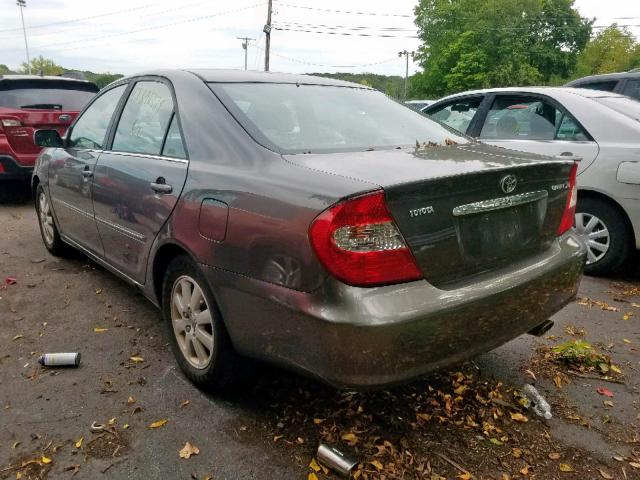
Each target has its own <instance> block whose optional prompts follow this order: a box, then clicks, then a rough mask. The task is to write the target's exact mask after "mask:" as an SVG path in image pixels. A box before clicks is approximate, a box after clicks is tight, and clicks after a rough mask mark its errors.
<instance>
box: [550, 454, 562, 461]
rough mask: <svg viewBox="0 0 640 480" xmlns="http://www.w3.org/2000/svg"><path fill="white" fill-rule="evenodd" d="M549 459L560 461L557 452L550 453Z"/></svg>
mask: <svg viewBox="0 0 640 480" xmlns="http://www.w3.org/2000/svg"><path fill="white" fill-rule="evenodd" d="M549 458H550V459H551V460H560V454H559V453H557V452H551V453H550V454H549Z"/></svg>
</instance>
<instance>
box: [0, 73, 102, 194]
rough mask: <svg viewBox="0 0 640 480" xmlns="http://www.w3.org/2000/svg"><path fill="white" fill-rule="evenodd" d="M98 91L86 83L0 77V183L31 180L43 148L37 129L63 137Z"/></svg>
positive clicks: (40, 78)
mask: <svg viewBox="0 0 640 480" xmlns="http://www.w3.org/2000/svg"><path fill="white" fill-rule="evenodd" d="M97 91H98V87H97V86H96V85H95V84H93V83H90V82H86V81H84V80H75V79H70V78H63V77H41V76H38V75H0V181H2V180H7V179H12V180H15V179H23V180H28V179H29V178H31V172H32V171H33V164H34V162H35V160H36V157H37V156H38V153H40V147H39V146H38V145H36V144H35V143H33V132H34V131H36V130H37V129H42V128H47V129H55V130H57V131H58V133H59V134H60V135H64V132H65V131H66V129H67V127H68V126H69V125H70V124H71V122H72V121H73V119H74V118H75V117H76V116H77V115H78V112H79V111H80V110H82V109H83V108H84V106H85V105H86V104H87V103H88V102H89V100H91V98H92V97H93V96H94V95H95V94H96V92H97Z"/></svg>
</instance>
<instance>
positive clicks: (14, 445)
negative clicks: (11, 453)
mask: <svg viewBox="0 0 640 480" xmlns="http://www.w3.org/2000/svg"><path fill="white" fill-rule="evenodd" d="M21 443H22V442H13V445H11V448H12V449H13V450H15V449H16V447H17V446H18V445H20V444H21Z"/></svg>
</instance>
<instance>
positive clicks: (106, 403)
mask: <svg viewBox="0 0 640 480" xmlns="http://www.w3.org/2000/svg"><path fill="white" fill-rule="evenodd" d="M639 265H640V262H638V260H637V259H634V260H633V262H631V263H630V265H628V266H627V269H626V272H625V273H622V274H620V275H617V276H615V277H612V278H593V277H585V278H584V280H583V282H582V285H581V289H580V296H581V297H583V298H588V299H591V300H598V301H602V302H605V305H606V306H610V307H612V308H615V309H617V311H612V310H603V309H602V308H601V306H599V305H593V306H591V307H589V306H587V305H581V304H579V303H573V304H571V305H569V306H567V307H566V308H565V309H564V310H563V311H561V312H560V313H558V314H557V315H556V316H555V317H554V318H553V320H554V321H555V322H556V325H555V326H554V327H553V329H552V330H550V331H549V332H548V333H547V334H546V336H545V338H534V337H530V336H524V337H521V338H518V339H516V340H514V341H512V342H510V343H509V344H507V345H505V346H503V347H501V348H500V349H498V350H495V351H493V352H490V353H488V354H485V355H483V356H481V357H479V358H478V359H477V360H476V361H475V364H476V365H477V367H478V369H479V372H480V375H481V377H482V378H486V379H487V380H489V379H491V380H496V379H497V380H499V381H500V382H503V383H504V384H507V385H514V386H522V385H523V384H524V383H526V382H531V381H532V379H531V377H530V375H529V374H527V373H526V370H531V371H532V372H533V373H534V375H536V377H537V384H536V385H537V386H538V388H539V390H540V391H541V392H542V393H543V394H544V395H545V396H546V397H547V399H549V400H550V402H551V403H552V406H553V407H554V418H553V419H552V420H551V421H549V422H548V424H547V425H548V428H549V432H550V435H551V436H552V437H553V439H555V440H558V441H560V442H562V444H563V445H565V446H566V447H567V448H569V449H571V448H575V449H579V450H580V451H583V452H586V454H587V455H589V456H590V457H589V458H591V457H592V458H593V459H594V461H602V462H604V464H606V465H609V466H610V468H609V470H608V471H609V472H610V474H611V475H612V476H611V478H616V479H618V478H621V479H624V478H628V479H638V478H640V470H636V469H634V468H633V467H630V466H629V465H628V464H627V460H625V461H623V462H620V468H619V469H617V470H616V468H617V467H616V461H615V460H614V461H612V460H611V459H612V458H613V457H624V458H625V459H628V458H629V457H633V455H635V454H637V453H638V449H639V448H640V395H639V389H638V387H639V386H640V308H637V307H636V306H635V305H636V304H637V303H640V297H638V296H637V293H638V292H637V291H634V290H633V288H638V287H639V286H640V273H638V272H639V271H640V268H638V267H639ZM7 277H13V278H15V280H16V283H15V284H13V285H7V284H6V283H5V279H6V278H7ZM3 284H4V285H3ZM0 286H1V287H2V288H0V479H3V478H16V473H15V470H11V469H10V468H9V467H11V465H15V464H16V462H20V461H22V460H24V459H29V458H33V457H34V456H36V457H40V456H42V455H45V456H46V457H47V458H49V459H51V460H52V461H51V463H48V464H46V469H48V470H49V471H48V477H47V478H71V477H72V475H73V469H72V467H74V466H76V465H77V466H78V468H77V473H76V474H75V476H73V478H92V479H94V478H103V477H104V478H128V479H155V478H158V479H173V478H175V479H189V478H197V479H204V478H207V476H211V478H213V479H301V478H307V475H308V473H309V472H310V470H309V468H308V464H309V461H310V459H311V457H312V455H313V450H314V448H315V446H316V442H317V439H314V438H310V437H309V436H307V437H306V438H304V437H303V438H300V439H299V440H297V442H293V443H283V442H278V441H274V433H273V431H272V426H273V425H274V418H273V408H270V407H271V404H272V403H273V402H274V401H275V400H273V399H272V398H268V396H267V393H265V392H271V389H269V388H268V387H269V385H276V386H277V389H278V390H279V391H278V398H279V399H281V398H286V397H288V396H289V393H290V394H291V395H290V396H291V397H292V398H298V397H299V396H298V395H297V393H299V392H300V391H301V390H303V389H306V388H307V387H308V385H309V381H307V380H305V379H301V378H299V377H297V376H296V375H294V374H292V373H289V372H285V371H281V370H277V369H272V368H264V369H259V372H257V373H256V377H255V378H254V379H253V380H252V382H253V383H252V384H249V385H247V386H246V387H244V388H245V389H244V391H243V390H240V391H237V392H233V393H230V394H225V395H217V396H212V395H209V394H204V393H202V392H200V391H199V390H197V389H196V388H194V387H193V386H192V385H191V384H190V383H189V382H188V381H187V380H186V379H185V378H184V377H183V376H182V375H181V373H180V372H179V370H177V368H176V366H175V363H174V361H173V357H172V354H171V352H170V349H169V347H168V344H167V337H166V333H165V329H164V327H163V325H162V324H161V322H160V321H159V318H160V316H159V312H158V311H157V310H156V309H155V308H154V307H153V306H152V305H151V304H149V303H148V301H146V300H145V299H144V298H143V297H142V296H140V295H139V294H137V293H136V291H135V290H133V289H132V288H130V287H129V286H128V285H127V284H125V283H123V282H121V281H120V280H118V279H117V278H115V277H114V276H113V275H111V274H110V273H109V272H107V271H105V270H103V269H102V268H100V267H99V266H97V265H95V264H94V263H92V262H90V261H89V260H88V259H86V258H85V257H83V256H82V255H77V256H76V257H74V258H66V259H60V258H55V257H52V256H51V255H49V254H48V252H47V251H46V249H45V248H44V246H43V244H42V241H41V239H40V234H39V231H38V227H37V223H36V216H35V213H34V209H33V206H32V204H31V201H30V199H29V197H28V194H26V193H24V192H22V191H21V190H20V188H18V187H17V186H12V187H11V188H9V186H7V185H0ZM582 303H585V301H583V302H582ZM628 313H631V314H632V315H630V316H628V319H626V320H625V319H624V317H625V315H626V314H628ZM96 329H97V330H96ZM580 330H583V331H584V333H583V338H584V339H585V340H586V341H588V342H591V343H592V344H594V345H595V346H597V347H599V348H601V349H602V350H603V351H604V352H606V353H607V354H608V355H610V356H611V357H612V359H613V361H614V363H615V364H616V365H618V366H619V367H620V369H621V370H622V371H623V373H624V377H623V380H622V383H612V382H606V381H603V380H601V379H599V378H597V376H596V378H580V377H572V378H571V383H570V384H564V385H562V388H558V387H557V386H555V385H554V383H553V379H552V376H550V375H545V374H546V373H548V372H545V367H544V363H540V354H539V353H536V348H537V347H539V346H541V345H544V344H547V345H555V344H557V343H559V342H563V341H567V340H573V339H575V338H578V337H579V335H580V334H579V333H578V336H576V333H575V332H576V331H578V332H579V331H580ZM567 332H569V333H567ZM65 351H78V352H81V353H82V363H81V365H80V367H79V368H75V369H43V368H41V367H40V366H39V365H37V358H38V356H39V355H40V354H41V353H44V352H65ZM131 357H134V358H135V357H140V358H141V359H142V361H137V362H136V361H134V360H131ZM138 360H139V359H138ZM283 378H285V379H286V381H284V382H283V380H282V379H283ZM425 381H426V380H425ZM256 385H259V387H256ZM265 385H267V387H265ZM599 387H606V388H608V389H609V390H610V391H611V392H612V393H613V395H614V397H613V398H608V397H604V396H602V395H600V394H598V393H597V392H596V389H597V388H599ZM313 388H318V389H320V390H321V391H322V392H323V395H326V396H329V397H330V396H331V395H334V394H333V393H331V390H330V389H327V388H325V387H313ZM283 389H285V390H284V391H283ZM286 389H290V392H289V391H287V390H286ZM312 390H313V389H312ZM261 395H265V398H260V396H261ZM335 395H338V393H335ZM187 401H188V403H187ZM604 401H610V402H612V403H611V404H610V405H609V406H607V405H605V404H603V402H604ZM301 403H303V402H301ZM294 407H295V408H297V407H296V406H295V405H294ZM299 408H300V409H303V408H304V405H303V404H301V405H299ZM556 409H557V411H556ZM578 418H579V419H580V420H577V419H578ZM110 420H111V423H112V425H109V421H110ZM160 420H167V422H166V423H165V424H164V425H163V426H161V427H159V428H155V429H154V428H150V425H151V424H152V423H154V422H157V421H160ZM93 422H97V423H99V424H105V425H106V428H107V429H111V431H112V432H115V434H116V437H115V438H116V439H117V441H115V443H109V444H106V445H104V448H99V444H100V443H101V442H102V440H105V439H112V437H113V435H111V434H110V433H104V432H102V433H92V432H91V429H90V426H91V425H92V423H93ZM529 424H531V422H529ZM125 426H126V428H125ZM289 433H291V432H289ZM97 437H100V438H97ZM294 437H295V433H294ZM81 438H82V445H81V446H80V447H78V448H76V446H75V445H74V444H75V443H76V442H78V440H80V439H81ZM540 441H544V440H543V439H540ZM185 442H191V443H192V444H193V445H196V446H197V447H198V448H199V451H200V453H199V454H198V455H195V456H192V457H191V458H189V459H182V458H180V457H179V455H178V451H179V450H180V449H181V448H182V447H183V446H184V445H185ZM56 447H57V448H56ZM451 447H452V448H453V447H454V446H453V445H451ZM443 450H444V451H448V450H449V446H447V445H443ZM425 455H427V456H428V452H426V453H425ZM436 460H437V459H434V462H435V461H436ZM612 462H613V463H612ZM466 467H467V468H468V469H469V470H470V471H473V467H474V465H469V464H467V465H466ZM622 467H624V471H623V469H622ZM443 468H444V467H443ZM454 471H455V470H454ZM103 472H104V473H103ZM458 473H459V472H458ZM443 475H444V474H443ZM562 475H564V476H562ZM624 475H626V477H625V476H624ZM23 478H25V477H23ZM407 478H409V477H407ZM411 478H413V477H411ZM427 478H428V477H427ZM447 478H456V473H453V472H452V473H451V476H450V477H449V476H448V477H447ZM487 478H490V477H487ZM495 478H504V477H499V476H496V477H495ZM511 478H544V477H540V476H538V477H536V476H535V475H533V476H531V477H528V476H527V475H526V474H525V475H524V476H523V477H511ZM547 478H551V477H547ZM553 478H556V477H555V476H554V477H553ZM558 478H604V477H603V476H598V475H596V474H594V475H593V476H586V477H585V476H573V475H572V474H570V473H567V474H559V476H558Z"/></svg>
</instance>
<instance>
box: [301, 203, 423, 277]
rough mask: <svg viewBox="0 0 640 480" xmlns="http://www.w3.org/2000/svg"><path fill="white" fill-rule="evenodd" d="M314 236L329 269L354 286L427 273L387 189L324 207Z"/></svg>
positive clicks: (314, 225)
mask: <svg viewBox="0 0 640 480" xmlns="http://www.w3.org/2000/svg"><path fill="white" fill-rule="evenodd" d="M309 239H310V241H311V245H312V246H313V249H314V250H315V252H316V254H317V255H318V258H319V259H320V261H321V262H322V264H323V265H324V266H325V268H326V269H327V270H328V271H329V273H331V274H332V275H333V276H334V277H336V278H337V279H339V280H341V281H343V282H344V283H347V284H349V285H356V286H367V287H370V286H374V285H386V284H390V283H400V282H408V281H412V280H418V279H421V278H423V275H422V272H421V271H420V268H418V265H417V264H416V261H415V258H414V257H413V255H412V253H411V251H410V250H409V248H408V247H407V245H406V244H405V242H404V239H403V238H402V235H401V233H400V231H399V230H398V227H397V226H396V224H395V222H394V221H393V218H392V217H391V214H390V213H389V210H388V209H387V206H386V204H385V200H384V193H383V192H374V193H371V194H367V195H363V196H361V197H355V198H352V199H349V200H345V201H343V202H340V203H338V204H336V205H334V206H332V207H330V208H329V209H327V210H325V211H324V212H322V213H321V214H320V215H318V217H316V219H315V220H314V221H313V222H312V223H311V227H310V228H309Z"/></svg>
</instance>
